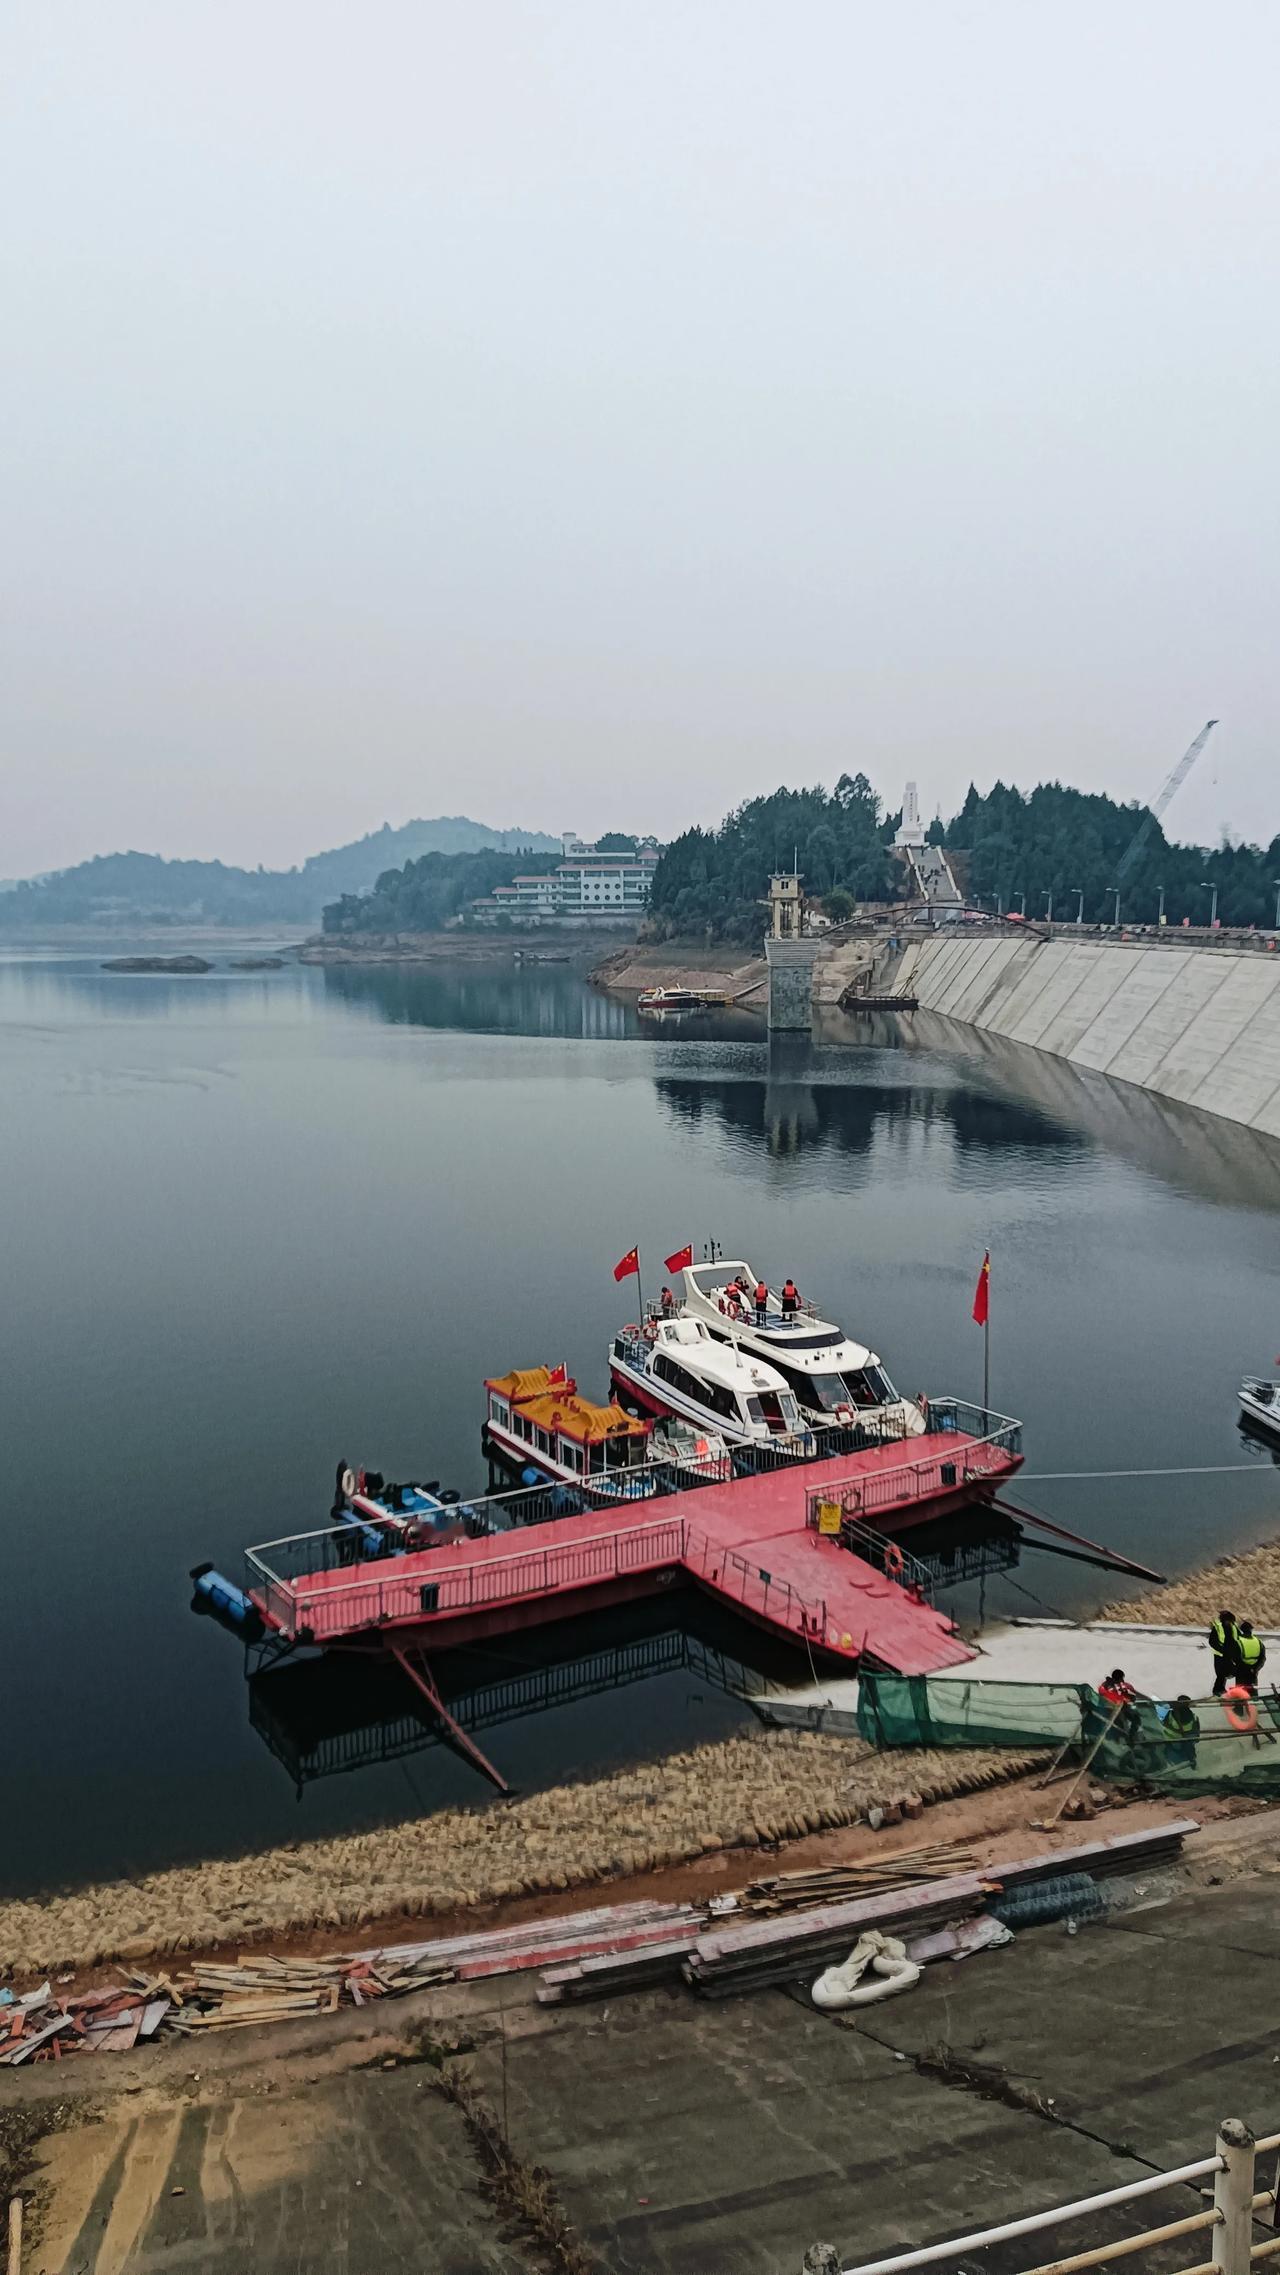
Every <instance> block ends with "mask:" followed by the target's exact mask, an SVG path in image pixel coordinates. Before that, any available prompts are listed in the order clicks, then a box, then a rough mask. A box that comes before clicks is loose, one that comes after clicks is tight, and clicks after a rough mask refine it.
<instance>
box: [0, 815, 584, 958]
mask: <svg viewBox="0 0 1280 2275" xmlns="http://www.w3.org/2000/svg"><path fill="white" fill-rule="evenodd" d="M559 850H560V839H559V838H558V837H549V836H548V835H547V834H546V832H545V831H543V830H536V829H490V828H489V827H488V825H487V824H486V823H484V822H474V821H471V820H470V819H469V818H468V817H467V816H466V815H465V814H441V815H438V816H437V817H436V819H435V820H433V821H422V820H419V821H411V822H404V823H403V824H402V825H401V827H400V828H398V829H393V828H392V827H391V824H390V823H389V822H384V823H383V825H382V827H381V829H376V830H371V831H370V832H369V835H368V836H367V837H361V838H358V839H356V841H355V842H354V843H353V844H351V845H338V846H334V847H332V848H331V849H330V850H329V851H328V852H324V853H313V854H312V855H311V856H310V858H309V859H308V860H306V861H304V862H303V863H302V866H301V868H297V869H238V868H236V867H234V866H233V865H231V864H229V863H227V862H223V861H170V860H167V859H166V858H165V856H164V855H163V854H159V853H99V854H96V855H95V856H94V858H93V860H91V861H80V862H78V863H77V864H76V865H75V867H74V868H71V869H60V870H58V871H56V872H55V873H54V874H52V875H46V876H44V877H40V878H35V879H31V880H29V881H22V882H20V883H17V884H14V885H12V886H10V887H8V888H7V889H5V888H4V887H0V927H3V928H4V929H5V930H7V931H14V930H18V929H20V928H22V927H23V926H26V925H40V924H129V923H140V922H144V923H149V924H164V923H172V924H181V923H189V924H190V923H204V924H257V923H267V922H272V921H276V922H281V923H296V924H318V923H319V921H320V912H321V910H322V909H323V907H324V904H325V902H326V901H331V900H334V899H336V898H338V897H339V896H340V895H341V894H343V893H367V892H371V891H372V890H373V887H374V886H375V885H376V883H377V881H378V879H379V877H380V876H382V874H383V873H384V871H386V870H388V869H395V868H400V867H402V866H403V864H404V863H405V862H406V861H416V860H418V859H420V858H421V856H422V855H423V854H424V853H483V852H489V851H493V852H500V853H558V852H559Z"/></svg>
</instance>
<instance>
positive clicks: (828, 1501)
mask: <svg viewBox="0 0 1280 2275" xmlns="http://www.w3.org/2000/svg"><path fill="white" fill-rule="evenodd" d="M925 1435H926V1436H927V1437H939V1436H951V1435H960V1436H964V1437H967V1438H968V1440H969V1443H968V1444H967V1445H965V1446H964V1447H963V1449H956V1450H948V1449H945V1448H940V1449H938V1450H936V1451H934V1452H932V1453H929V1454H923V1455H921V1456H920V1457H919V1459H917V1460H916V1461H907V1462H901V1463H898V1464H897V1465H895V1467H894V1468H892V1469H877V1470H871V1471H865V1472H862V1473H860V1474H859V1475H857V1476H854V1477H850V1478H847V1479H845V1480H843V1481H841V1480H837V1481H836V1482H835V1483H834V1484H830V1485H818V1486H814V1487H812V1488H811V1489H810V1491H809V1492H808V1493H807V1494H806V1496H805V1510H806V1520H807V1522H808V1523H809V1525H810V1526H812V1527H813V1528H814V1529H815V1530H817V1531H819V1532H821V1531H824V1530H828V1531H830V1530H835V1529H837V1528H836V1527H835V1526H834V1525H833V1524H832V1521H831V1520H830V1518H828V1519H827V1520H826V1521H825V1522H824V1520H823V1517H822V1511H823V1509H824V1508H826V1509H830V1508H832V1507H836V1508H838V1509H839V1511H840V1519H841V1526H843V1524H844V1523H845V1522H862V1521H864V1520H865V1519H866V1518H867V1517H868V1516H869V1515H874V1514H875V1513H876V1512H877V1511H878V1510H881V1509H888V1508H893V1507H895V1506H896V1505H897V1504H898V1503H900V1502H901V1501H903V1500H904V1499H905V1500H913V1501H926V1500H930V1499H932V1498H933V1497H934V1496H935V1495H941V1494H943V1493H952V1492H955V1491H956V1490H957V1488H960V1487H963V1486H966V1485H980V1484H983V1483H985V1482H986V1480H987V1479H989V1478H992V1477H997V1478H998V1477H1002V1476H1004V1475H1005V1473H1006V1471H1007V1469H1008V1466H1009V1462H1010V1460H1011V1458H1013V1457H1014V1456H1016V1455H1017V1454H1019V1453H1021V1451H1022V1424H1021V1422H1017V1421H1015V1420H1014V1418H1013V1416H1012V1415H1010V1414H992V1413H990V1412H985V1413H984V1411H983V1409H982V1408H981V1407H979V1406H972V1405H970V1403H969V1401H968V1400H967V1399H963V1398H937V1399H934V1400H932V1401H931V1403H930V1406H929V1411H928V1416H927V1419H926V1430H925ZM883 1442H891V1441H883ZM915 1442H916V1443H917V1444H918V1443H919V1438H918V1437H917V1439H916V1441H915Z"/></svg>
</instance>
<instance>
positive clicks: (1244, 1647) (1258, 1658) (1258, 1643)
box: [1236, 1619, 1267, 1698]
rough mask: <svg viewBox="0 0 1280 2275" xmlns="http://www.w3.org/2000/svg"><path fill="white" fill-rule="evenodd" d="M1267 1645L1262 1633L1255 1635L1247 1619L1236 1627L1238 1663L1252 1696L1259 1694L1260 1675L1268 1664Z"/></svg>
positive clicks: (1241, 1678) (1241, 1677) (1241, 1676)
mask: <svg viewBox="0 0 1280 2275" xmlns="http://www.w3.org/2000/svg"><path fill="white" fill-rule="evenodd" d="M1266 1660H1267V1647H1266V1644H1265V1643H1264V1642H1263V1640H1262V1637H1261V1636H1260V1635H1255V1634H1254V1632H1253V1629H1252V1627H1251V1626H1250V1624H1249V1622H1248V1620H1247V1619H1242V1620H1241V1622H1240V1625H1239V1627H1238V1628H1237V1629H1236V1665H1237V1667H1238V1668H1239V1670H1240V1680H1241V1682H1242V1683H1243V1684H1244V1686H1245V1689H1246V1690H1247V1691H1248V1692H1249V1694H1250V1696H1251V1697H1252V1698H1256V1697H1257V1695H1258V1677H1259V1675H1260V1674H1261V1673H1262V1670H1263V1667H1264V1666H1265V1665H1266Z"/></svg>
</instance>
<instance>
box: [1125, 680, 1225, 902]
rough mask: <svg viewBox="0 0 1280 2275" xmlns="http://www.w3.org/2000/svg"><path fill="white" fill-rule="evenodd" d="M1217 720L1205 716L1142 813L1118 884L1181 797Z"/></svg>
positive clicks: (1129, 845) (1126, 853) (1127, 850)
mask: <svg viewBox="0 0 1280 2275" xmlns="http://www.w3.org/2000/svg"><path fill="white" fill-rule="evenodd" d="M1217 724H1218V722H1217V720H1216V719H1206V720H1205V723H1204V725H1203V726H1202V728H1201V729H1200V732H1199V734H1198V735H1197V736H1196V739H1195V741H1194V742H1193V743H1192V744H1191V746H1190V748H1189V749H1188V750H1184V752H1183V754H1182V756H1181V758H1180V759H1179V760H1178V763H1177V765H1176V766H1175V767H1174V770H1173V772H1172V774H1171V775H1170V776H1169V779H1168V781H1167V782H1166V783H1165V786H1164V788H1163V790H1162V791H1161V792H1160V795H1159V797H1158V798H1157V799H1156V802H1155V804H1154V806H1148V808H1147V811H1146V812H1145V814H1144V815H1143V817H1142V820H1141V821H1140V822H1139V824H1138V826H1137V828H1136V830H1135V831H1134V833H1133V836H1132V837H1131V838H1130V840H1129V843H1128V844H1127V845H1126V847H1125V849H1124V852H1123V853H1122V854H1121V856H1120V861H1119V865H1118V866H1117V869H1116V884H1117V885H1120V884H1123V882H1124V880H1125V878H1126V876H1127V875H1128V873H1129V871H1130V869H1131V868H1132V867H1133V864H1134V862H1135V861H1136V860H1137V858H1138V855H1139V854H1140V853H1141V851H1142V848H1143V846H1144V845H1145V844H1146V842H1147V839H1148V838H1149V837H1150V835H1151V832H1152V830H1153V829H1154V828H1155V825H1156V823H1157V822H1158V821H1159V820H1160V818H1161V816H1162V815H1163V814H1165V813H1167V811H1168V809H1169V807H1170V805H1171V804H1172V802H1173V800H1174V799H1175V798H1176V797H1177V795H1178V792H1179V790H1180V789H1181V788H1182V785H1183V783H1184V782H1185V781H1186V779H1187V776H1188V775H1189V774H1190V772H1191V769H1192V767H1193V766H1194V765H1195V762H1196V760H1197V759H1198V758H1199V756H1200V753H1201V751H1202V750H1203V749H1204V746H1205V744H1206V743H1207V742H1208V740H1209V737H1210V735H1211V734H1212V733H1213V730H1214V728H1215V727H1216V726H1217Z"/></svg>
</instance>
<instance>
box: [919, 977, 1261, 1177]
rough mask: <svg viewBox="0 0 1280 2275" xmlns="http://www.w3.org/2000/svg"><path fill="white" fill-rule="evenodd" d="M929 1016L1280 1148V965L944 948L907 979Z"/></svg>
mask: <svg viewBox="0 0 1280 2275" xmlns="http://www.w3.org/2000/svg"><path fill="white" fill-rule="evenodd" d="M893 984H894V987H895V989H896V990H897V991H899V992H909V993H910V994H912V995H914V996H916V997H917V999H918V1000H919V1003H920V1005H921V1007H922V1009H924V1010H926V1011H932V1012H936V1013H937V1014H938V1015H939V1016H940V1017H943V1018H947V1019H957V1020H961V1021H963V1022H964V1023H965V1024H966V1025H968V1026H972V1027H977V1028H980V1029H982V1030H983V1031H984V1032H986V1033H988V1034H993V1035H1000V1036H1002V1037H1004V1038H1005V1040H1006V1041H1008V1042H1013V1043H1025V1044H1028V1045H1030V1046H1031V1047H1032V1048H1033V1049H1035V1050H1039V1051H1050V1052H1052V1053H1053V1054H1054V1055H1055V1056H1056V1057H1059V1058H1065V1059H1067V1060H1069V1061H1070V1063H1071V1064H1072V1065H1073V1066H1076V1067H1080V1068H1087V1069H1089V1070H1090V1071H1092V1072H1095V1073H1098V1074H1105V1075H1107V1076H1109V1077H1110V1078H1112V1079H1113V1080H1115V1081H1119V1082H1132V1083H1136V1084H1138V1085H1139V1086H1140V1087H1141V1088H1143V1089H1146V1090H1152V1091H1156V1092H1158V1093H1159V1094H1160V1095H1161V1096H1162V1097H1166V1098H1176V1099H1178V1100H1180V1101H1181V1102H1182V1103H1183V1104H1184V1105H1189V1106H1196V1107H1199V1108H1200V1109H1201V1110H1202V1111H1203V1112H1205V1113H1209V1114H1218V1115H1221V1116H1222V1117H1223V1118H1224V1119H1225V1120H1227V1121H1232V1122H1240V1123H1243V1124H1244V1125H1245V1127H1246V1128H1249V1129H1254V1130H1258V1131H1260V1132H1262V1133H1263V1134H1264V1135H1266V1136H1269V1137H1280V954H1266V953H1261V952H1258V953H1245V952H1242V951H1239V950H1236V951H1232V950H1230V949H1225V948H1222V949H1219V948H1210V947H1185V948H1180V947H1175V946H1172V945H1165V944H1164V943H1156V942H1151V943H1143V942H1139V941H1133V942H1119V941H1116V942H1107V941H1090V940H1081V941H1078V942H1077V941H1067V940H1063V939H1061V938H1056V939H1053V940H1041V939H1038V938H1033V937H1020V938H1017V939H1005V938H996V939H992V938H990V937H987V936H985V935H983V936H978V937H970V938H968V939H961V940H948V939H946V938H941V939H936V938H931V939H929V940H923V941H919V942H916V941H913V942H912V943H911V944H910V946H909V947H907V948H906V949H904V951H903V953H902V955H901V957H900V959H899V961H898V964H897V967H896V970H895V972H894V975H893Z"/></svg>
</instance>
